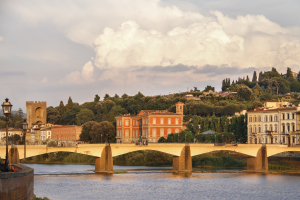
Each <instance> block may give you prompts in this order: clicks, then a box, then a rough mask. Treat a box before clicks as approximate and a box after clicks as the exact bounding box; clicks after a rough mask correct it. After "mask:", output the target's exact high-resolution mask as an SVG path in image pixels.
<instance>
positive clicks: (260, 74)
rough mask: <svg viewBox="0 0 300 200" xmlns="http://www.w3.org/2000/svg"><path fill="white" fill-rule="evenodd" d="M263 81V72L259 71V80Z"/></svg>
mask: <svg viewBox="0 0 300 200" xmlns="http://www.w3.org/2000/svg"><path fill="white" fill-rule="evenodd" d="M261 81H262V72H259V75H258V82H261Z"/></svg>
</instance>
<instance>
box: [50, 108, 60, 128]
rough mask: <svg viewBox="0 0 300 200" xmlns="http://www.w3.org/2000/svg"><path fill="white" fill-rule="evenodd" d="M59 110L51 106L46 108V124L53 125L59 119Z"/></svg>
mask: <svg viewBox="0 0 300 200" xmlns="http://www.w3.org/2000/svg"><path fill="white" fill-rule="evenodd" d="M60 117H61V116H60V114H59V110H58V109H57V108H53V107H52V106H50V107H48V108H47V122H49V123H52V124H55V123H56V122H57V121H58V120H59V118H60Z"/></svg>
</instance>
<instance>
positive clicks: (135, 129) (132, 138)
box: [115, 102, 184, 143]
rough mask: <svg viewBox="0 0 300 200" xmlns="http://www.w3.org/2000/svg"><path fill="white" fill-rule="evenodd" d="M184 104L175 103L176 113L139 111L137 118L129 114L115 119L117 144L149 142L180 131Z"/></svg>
mask: <svg viewBox="0 0 300 200" xmlns="http://www.w3.org/2000/svg"><path fill="white" fill-rule="evenodd" d="M183 106H184V103H181V102H178V103H176V113H173V112H168V111H165V110H141V112H140V113H139V114H138V115H137V116H130V114H127V115H123V116H118V117H115V118H116V123H117V127H116V129H117V130H116V135H117V136H116V139H117V143H136V142H138V141H139V142H150V143H155V142H157V141H158V140H159V138H160V137H165V138H166V137H168V134H171V133H179V132H181V130H182V123H183Z"/></svg>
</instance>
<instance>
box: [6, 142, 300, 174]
mask: <svg viewBox="0 0 300 200" xmlns="http://www.w3.org/2000/svg"><path fill="white" fill-rule="evenodd" d="M14 147H15V150H14V149H12V150H10V149H11V146H9V152H10V153H9V155H10V156H9V158H10V160H11V162H12V163H16V162H19V159H23V158H24V146H23V145H15V146H14ZM16 149H17V151H16ZM139 150H152V151H158V152H162V153H165V154H168V155H171V156H173V170H175V171H191V170H192V162H191V161H192V156H196V155H200V154H204V153H209V152H212V151H233V152H236V153H240V154H243V155H245V156H246V157H247V169H249V170H255V171H264V170H268V169H267V168H268V167H267V166H268V159H267V157H269V156H272V155H275V154H277V153H281V152H285V151H293V152H300V146H299V147H288V146H287V145H275V144H267V145H262V144H238V145H237V146H229V145H227V146H215V145H214V144H184V143H155V144H148V145H135V144H110V146H107V145H105V144H79V145H78V146H77V147H47V146H46V145H26V157H27V158H28V157H32V156H37V155H42V154H46V153H53V152H73V153H74V152H75V153H79V154H84V155H90V156H94V157H96V163H95V172H112V171H113V159H112V158H113V157H115V156H119V155H122V154H126V153H130V152H134V151H139ZM0 156H1V158H5V146H0Z"/></svg>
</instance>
